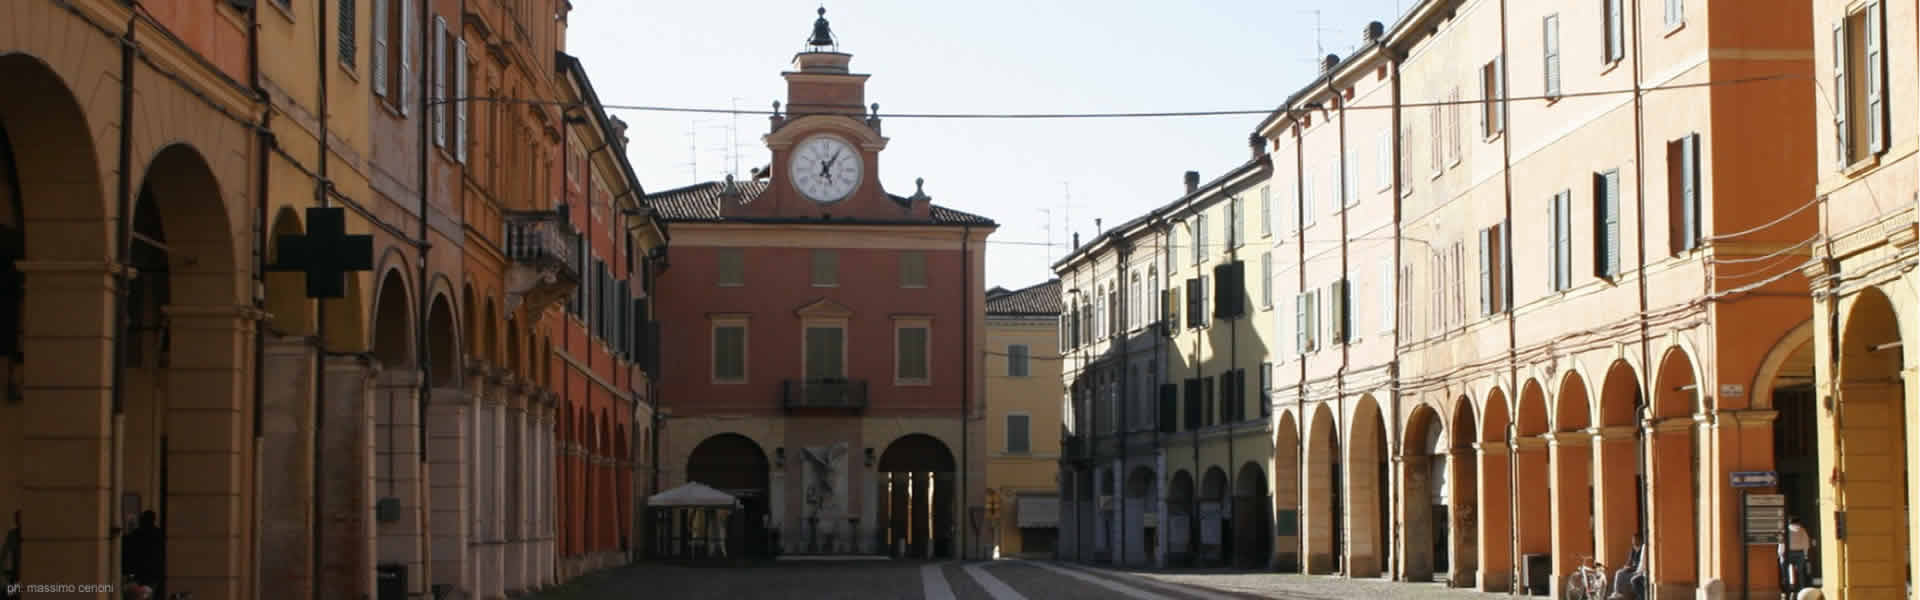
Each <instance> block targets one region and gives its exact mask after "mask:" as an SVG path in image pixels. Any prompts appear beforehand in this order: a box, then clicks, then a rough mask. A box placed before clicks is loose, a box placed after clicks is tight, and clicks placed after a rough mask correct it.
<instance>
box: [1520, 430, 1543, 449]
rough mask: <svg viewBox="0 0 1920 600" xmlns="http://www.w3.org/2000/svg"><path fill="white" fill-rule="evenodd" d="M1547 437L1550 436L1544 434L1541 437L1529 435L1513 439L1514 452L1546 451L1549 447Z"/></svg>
mask: <svg viewBox="0 0 1920 600" xmlns="http://www.w3.org/2000/svg"><path fill="white" fill-rule="evenodd" d="M1547 435H1548V434H1544V433H1543V434H1540V435H1527V436H1520V437H1516V438H1513V451H1514V452H1528V451H1536V450H1542V449H1545V448H1546V447H1547Z"/></svg>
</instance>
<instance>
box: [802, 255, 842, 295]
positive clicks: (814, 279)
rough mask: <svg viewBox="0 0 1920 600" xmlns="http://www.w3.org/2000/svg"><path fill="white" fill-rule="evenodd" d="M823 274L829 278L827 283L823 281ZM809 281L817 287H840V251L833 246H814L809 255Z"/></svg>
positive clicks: (812, 285)
mask: <svg viewBox="0 0 1920 600" xmlns="http://www.w3.org/2000/svg"><path fill="white" fill-rule="evenodd" d="M823 261H824V263H825V264H824V266H823V265H822V262H823ZM822 274H824V275H825V279H826V280H827V281H826V282H825V283H822V282H821V279H822ZM807 283H808V284H809V285H810V286H811V287H817V288H834V287H840V252H839V251H837V250H834V249H832V248H814V249H813V251H812V252H811V253H809V254H808V256H807Z"/></svg>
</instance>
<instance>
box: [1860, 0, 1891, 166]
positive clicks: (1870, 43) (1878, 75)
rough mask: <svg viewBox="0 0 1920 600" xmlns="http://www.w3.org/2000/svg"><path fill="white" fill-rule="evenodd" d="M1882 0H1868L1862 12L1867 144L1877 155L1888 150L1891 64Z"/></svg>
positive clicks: (1862, 68)
mask: <svg viewBox="0 0 1920 600" xmlns="http://www.w3.org/2000/svg"><path fill="white" fill-rule="evenodd" d="M1882 6H1884V5H1883V4H1882V3H1881V2H1880V0H1874V1H1872V2H1868V3H1867V7H1866V8H1865V9H1863V10H1862V11H1861V12H1863V13H1864V16H1865V17H1866V22H1867V27H1866V29H1867V30H1866V31H1864V32H1862V33H1861V35H1863V36H1864V37H1866V40H1864V41H1865V42H1866V46H1867V51H1866V63H1867V64H1864V65H1861V69H1860V71H1861V72H1862V73H1864V74H1866V77H1867V80H1866V86H1865V87H1866V89H1867V147H1868V151H1870V152H1873V153H1874V154H1879V153H1881V152H1886V151H1887V106H1886V102H1885V100H1886V97H1887V64H1886V53H1885V48H1886V39H1885V37H1884V35H1885V30H1886V28H1885V27H1884V24H1885V22H1886V14H1885V13H1884V12H1882V10H1883V9H1882Z"/></svg>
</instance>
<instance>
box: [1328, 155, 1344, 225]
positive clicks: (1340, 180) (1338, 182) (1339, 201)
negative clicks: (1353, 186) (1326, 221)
mask: <svg viewBox="0 0 1920 600" xmlns="http://www.w3.org/2000/svg"><path fill="white" fill-rule="evenodd" d="M1341 162H1342V161H1340V160H1337V159H1336V160H1334V161H1333V162H1332V163H1329V164H1327V187H1328V188H1331V189H1329V190H1328V191H1329V192H1331V195H1330V196H1328V197H1327V214H1330V215H1337V214H1340V210H1341V209H1342V208H1344V207H1346V205H1347V180H1346V177H1345V175H1344V174H1343V171H1345V169H1343V168H1341V166H1340V163H1341Z"/></svg>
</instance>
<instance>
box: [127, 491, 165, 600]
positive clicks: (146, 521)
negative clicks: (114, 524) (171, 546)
mask: <svg viewBox="0 0 1920 600" xmlns="http://www.w3.org/2000/svg"><path fill="white" fill-rule="evenodd" d="M166 552H167V547H166V538H165V537H164V536H163V535H162V534H161V533H160V514H159V513H156V512H153V511H151V510H149V511H145V512H142V513H140V526H139V527H136V528H134V530H133V532H132V533H129V534H127V538H126V540H124V541H123V542H122V543H121V546H120V561H121V563H122V565H123V568H124V569H126V571H127V573H128V574H130V575H133V580H134V581H138V582H140V583H143V584H146V585H149V586H153V587H156V588H161V589H165V587H166V586H165V585H164V584H163V583H162V582H161V579H163V578H164V577H165V575H166V558H167V557H166Z"/></svg>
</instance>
